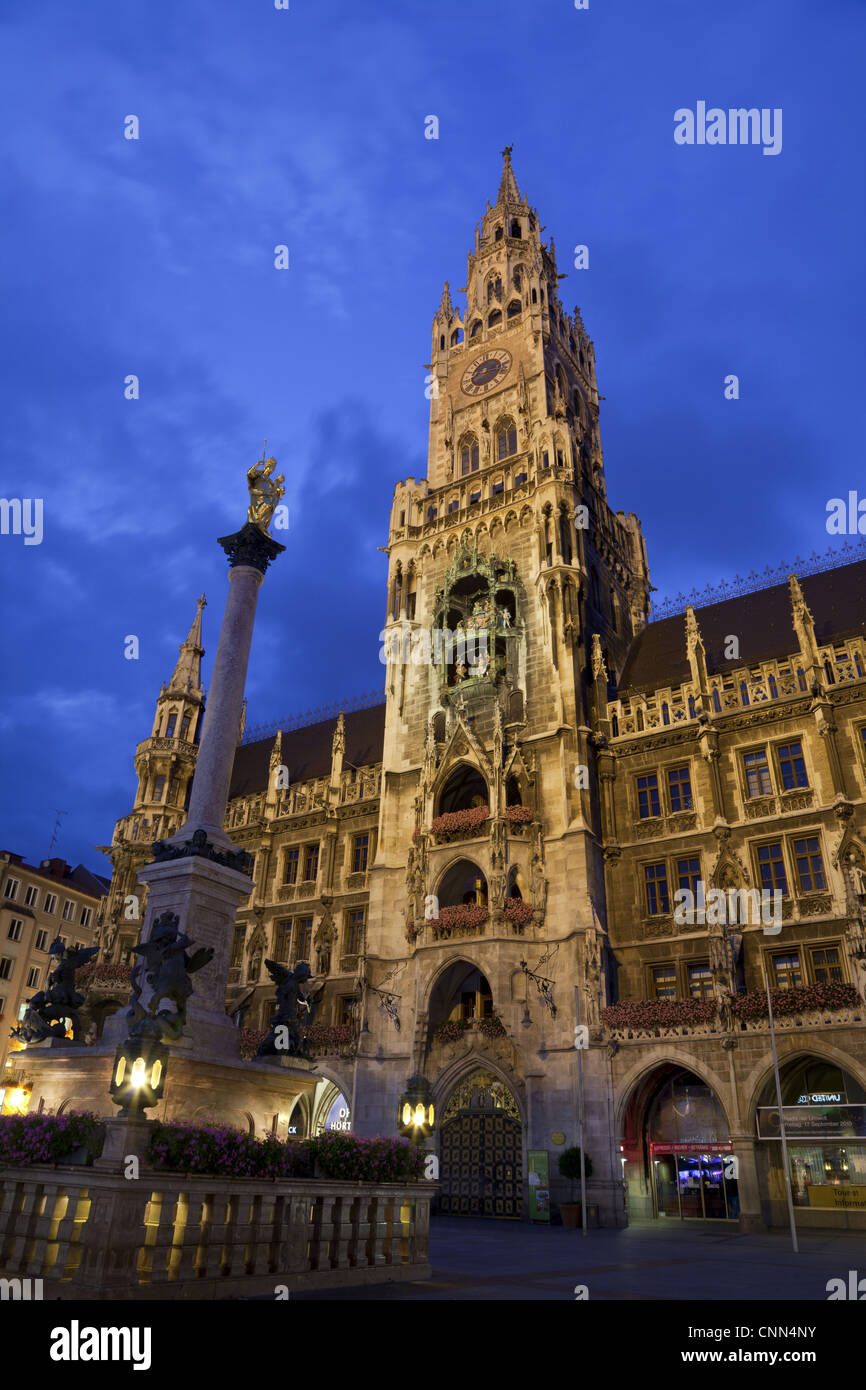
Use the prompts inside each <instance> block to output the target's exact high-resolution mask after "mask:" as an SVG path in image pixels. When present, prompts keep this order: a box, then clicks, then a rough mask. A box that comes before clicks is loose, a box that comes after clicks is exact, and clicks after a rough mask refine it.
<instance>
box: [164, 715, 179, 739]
mask: <svg viewBox="0 0 866 1390" xmlns="http://www.w3.org/2000/svg"><path fill="white" fill-rule="evenodd" d="M176 724H177V713H176V712H175V711H174V710H172V712H171V714H170V715H169V716H168V719H167V720H166V722H165V737H166V738H174V730H175V726H176Z"/></svg>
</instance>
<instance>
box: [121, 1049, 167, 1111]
mask: <svg viewBox="0 0 866 1390" xmlns="http://www.w3.org/2000/svg"><path fill="white" fill-rule="evenodd" d="M167 1064H168V1048H167V1047H166V1046H165V1044H164V1043H162V1042H160V1041H159V1039H157V1038H148V1037H144V1038H127V1039H126V1041H125V1042H122V1043H121V1044H120V1045H119V1047H118V1049H117V1051H116V1053H115V1055H114V1071H113V1072H112V1076H111V1086H110V1088H109V1090H110V1092H111V1095H112V1097H113V1099H114V1103H115V1105H119V1106H120V1107H121V1110H120V1113H121V1115H123V1116H131V1115H141V1114H143V1113H144V1111H145V1110H147V1109H149V1108H150V1106H152V1105H156V1104H157V1102H158V1101H159V1100H161V1099H162V1093H163V1090H164V1088H165V1071H166V1066H167Z"/></svg>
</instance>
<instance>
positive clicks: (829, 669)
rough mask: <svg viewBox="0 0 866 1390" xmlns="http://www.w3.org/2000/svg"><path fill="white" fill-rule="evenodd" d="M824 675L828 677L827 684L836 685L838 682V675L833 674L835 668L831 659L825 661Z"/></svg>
mask: <svg viewBox="0 0 866 1390" xmlns="http://www.w3.org/2000/svg"><path fill="white" fill-rule="evenodd" d="M824 675H825V676H826V677H827V684H828V685H835V684H836V677H835V676H834V675H833V670H832V667H831V666H830V663H829V661H825V662H824Z"/></svg>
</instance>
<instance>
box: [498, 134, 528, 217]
mask: <svg viewBox="0 0 866 1390" xmlns="http://www.w3.org/2000/svg"><path fill="white" fill-rule="evenodd" d="M513 148H514V146H513V145H506V146H505V149H504V150H503V151H502V178H501V179H500V180H499V192H498V193H497V195H496V201H497V203H502V202H504V201H506V200H507V201H508V202H510V203H520V202H522V201H523V199H522V198H521V196H520V189H519V188H518V187H517V180H516V179H515V177H514V170H513V169H512V167H511V151H512V150H513Z"/></svg>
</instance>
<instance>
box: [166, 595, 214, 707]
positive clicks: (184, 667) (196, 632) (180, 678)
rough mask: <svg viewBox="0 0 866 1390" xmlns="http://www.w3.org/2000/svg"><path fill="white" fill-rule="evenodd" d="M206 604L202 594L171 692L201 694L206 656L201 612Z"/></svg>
mask: <svg viewBox="0 0 866 1390" xmlns="http://www.w3.org/2000/svg"><path fill="white" fill-rule="evenodd" d="M206 603H207V600H206V598H205V596H204V594H202V596H201V598H200V599H199V600H198V607H197V608H196V613H195V617H194V618H193V620H192V627H191V628H190V630H189V636H188V637H187V639H186V641H185V642H184V643H183V645H182V646H181V648H180V656H179V657H178V659H177V665H176V666H175V668H174V675H173V676H172V678H171V680H170V681H169V683H168V689H169V690H183V691H190V692H193V693H197V694H200V693H201V659H202V657H203V656H204V647H203V646H202V644H201V610H202V609H203V608H204V607H205V604H206Z"/></svg>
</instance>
